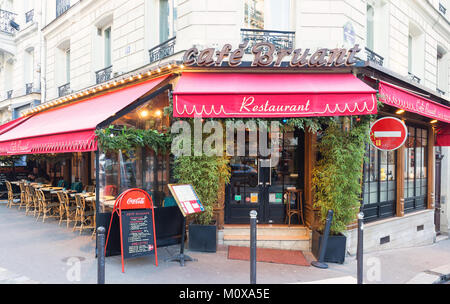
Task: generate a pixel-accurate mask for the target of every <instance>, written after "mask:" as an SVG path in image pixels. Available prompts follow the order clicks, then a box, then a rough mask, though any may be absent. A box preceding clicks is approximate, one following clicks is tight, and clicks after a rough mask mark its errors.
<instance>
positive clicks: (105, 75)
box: [95, 65, 112, 84]
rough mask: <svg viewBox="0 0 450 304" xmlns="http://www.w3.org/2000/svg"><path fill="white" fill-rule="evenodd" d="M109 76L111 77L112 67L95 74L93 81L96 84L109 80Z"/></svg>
mask: <svg viewBox="0 0 450 304" xmlns="http://www.w3.org/2000/svg"><path fill="white" fill-rule="evenodd" d="M111 76H112V65H111V66H109V67H107V68H104V69H102V70H100V71H97V72H95V79H96V81H97V84H100V83H103V82H106V81H108V80H110V79H111Z"/></svg>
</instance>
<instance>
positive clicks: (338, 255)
mask: <svg viewBox="0 0 450 304" xmlns="http://www.w3.org/2000/svg"><path fill="white" fill-rule="evenodd" d="M322 237H323V236H322V234H321V233H320V232H318V231H315V230H314V231H313V234H312V253H313V254H314V256H315V257H316V259H319V256H320V245H321V242H322ZM346 250H347V237H346V236H344V235H329V236H328V244H327V250H326V251H325V261H324V262H327V263H338V264H344V261H345V253H346Z"/></svg>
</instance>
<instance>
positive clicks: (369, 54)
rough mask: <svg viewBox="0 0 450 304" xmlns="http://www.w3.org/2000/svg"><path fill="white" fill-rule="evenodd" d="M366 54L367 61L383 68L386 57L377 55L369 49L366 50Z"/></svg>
mask: <svg viewBox="0 0 450 304" xmlns="http://www.w3.org/2000/svg"><path fill="white" fill-rule="evenodd" d="M366 54H367V60H368V61H371V62H374V63H376V64H378V65H381V66H383V63H384V57H381V56H380V55H379V54H377V53H375V52H374V51H372V50H371V49H369V48H366Z"/></svg>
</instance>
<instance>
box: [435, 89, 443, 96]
mask: <svg viewBox="0 0 450 304" xmlns="http://www.w3.org/2000/svg"><path fill="white" fill-rule="evenodd" d="M436 92H438V93H439V94H441V95H445V91H443V90H441V89H439V88H436Z"/></svg>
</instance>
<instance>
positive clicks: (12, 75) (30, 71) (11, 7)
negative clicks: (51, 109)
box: [0, 0, 42, 123]
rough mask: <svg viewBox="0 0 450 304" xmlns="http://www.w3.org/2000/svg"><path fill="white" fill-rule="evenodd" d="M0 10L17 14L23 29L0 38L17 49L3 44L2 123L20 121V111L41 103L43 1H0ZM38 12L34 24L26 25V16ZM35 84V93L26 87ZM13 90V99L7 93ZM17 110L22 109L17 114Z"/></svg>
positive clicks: (0, 49) (0, 74)
mask: <svg viewBox="0 0 450 304" xmlns="http://www.w3.org/2000/svg"><path fill="white" fill-rule="evenodd" d="M0 8H1V9H4V10H8V11H10V12H13V13H15V14H16V16H15V18H14V21H15V22H16V23H17V24H18V25H19V26H20V29H19V31H14V34H13V35H8V34H5V33H2V32H0V36H2V35H3V37H0V39H2V38H3V39H6V40H8V43H10V44H11V45H12V46H13V47H12V48H5V49H4V48H3V47H2V45H1V44H0V123H5V122H7V121H9V120H11V119H14V118H17V116H18V115H19V114H20V109H22V110H25V109H26V108H27V107H28V108H29V107H31V106H34V105H35V104H36V100H38V102H37V103H40V87H41V73H40V70H41V51H42V47H41V34H40V28H41V27H40V24H41V17H42V8H41V1H40V0H37V1H11V0H3V1H0ZM31 10H34V13H33V19H32V21H29V22H26V17H25V16H26V15H25V14H26V13H27V12H30V11H31ZM27 83H33V89H32V92H31V94H27V93H26V84H27ZM9 90H13V94H12V98H10V99H8V98H7V91H9ZM15 109H19V110H18V111H15Z"/></svg>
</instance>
